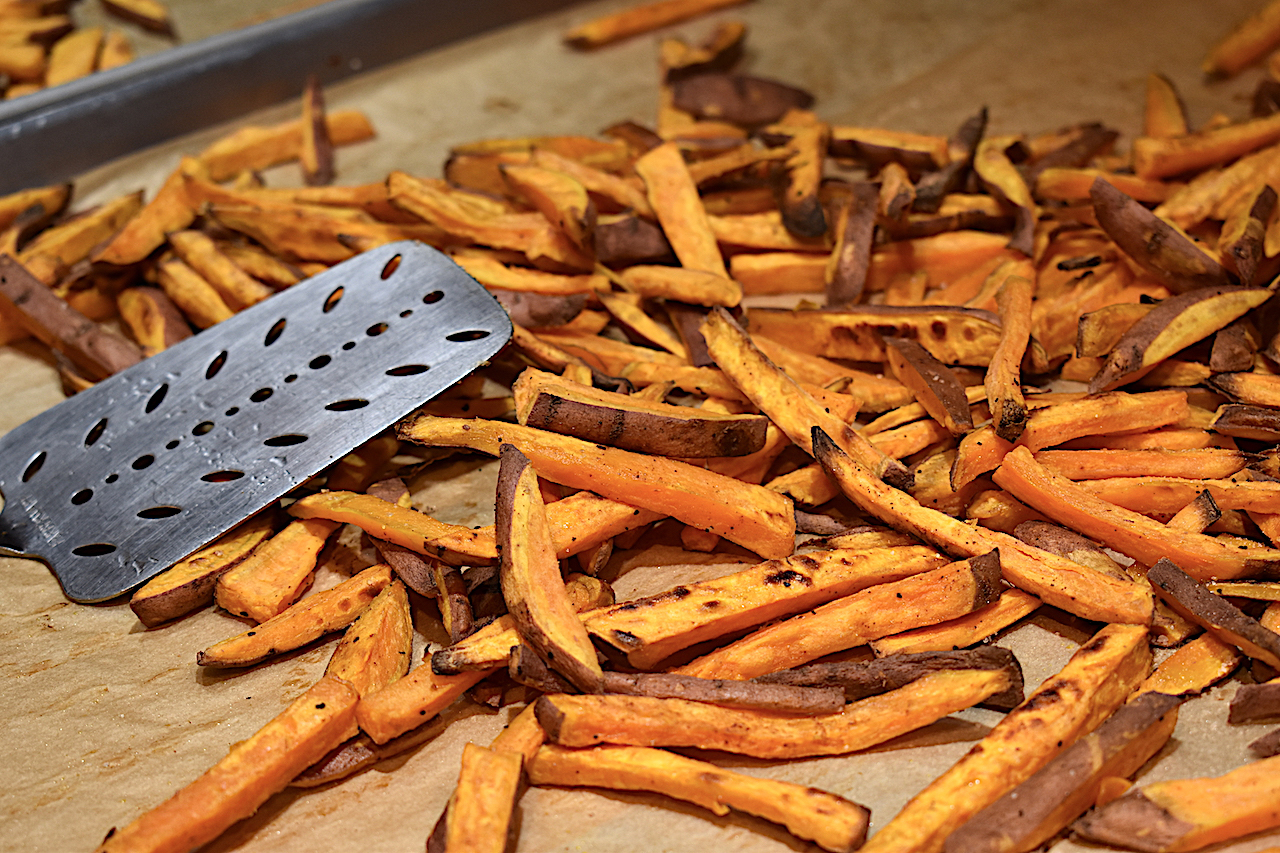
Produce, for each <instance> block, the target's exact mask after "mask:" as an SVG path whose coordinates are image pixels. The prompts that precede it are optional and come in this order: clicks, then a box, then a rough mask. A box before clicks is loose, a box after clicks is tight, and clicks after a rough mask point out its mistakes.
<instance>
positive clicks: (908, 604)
mask: <svg viewBox="0 0 1280 853" xmlns="http://www.w3.org/2000/svg"><path fill="white" fill-rule="evenodd" d="M999 594H1000V559H999V556H998V555H997V553H996V552H995V551H992V552H990V553H988V554H983V555H981V556H977V557H973V558H971V559H969V560H961V561H959V562H956V563H952V564H950V565H948V566H944V567H942V568H939V569H934V570H932V571H928V572H924V573H922V574H919V575H915V576H913V577H909V578H904V579H903V580H900V581H893V582H891V583H884V584H877V585H876V586H872V587H869V588H867V589H864V590H862V591H861V592H858V593H855V594H853V595H850V596H847V597H845V598H840V599H837V600H835V601H832V602H830V603H828V604H824V605H822V606H821V607H818V608H817V609H815V610H813V611H811V612H809V613H803V614H800V615H799V616H795V617H792V618H791V619H787V620H785V621H782V622H778V623H775V624H773V625H769V626H767V627H764V628H760V629H759V630H757V631H755V632H753V633H751V634H748V635H747V636H746V637H744V638H742V639H741V640H738V641H736V642H733V643H730V644H729V645H727V646H723V647H722V648H719V649H717V650H715V651H713V652H710V653H708V654H706V655H703V656H702V657H700V658H698V659H697V660H694V661H693V662H691V663H688V664H685V665H684V666H682V667H679V668H678V669H676V670H675V672H677V673H680V674H682V675H696V676H698V677H699V678H737V679H748V678H755V677H757V676H760V675H767V674H768V673H771V672H777V671H778V670H782V669H789V668H791V667H794V666H799V665H801V664H804V663H808V662H809V661H812V660H816V659H818V658H820V657H823V656H825V655H828V654H832V653H834V652H839V651H844V650H845V649H851V648H854V647H855V646H860V645H863V644H865V643H868V642H870V641H871V640H875V639H879V638H880V637H884V636H888V635H889V634H897V633H901V632H902V631H904V630H908V629H910V628H917V627H920V626H922V625H933V624H937V623H938V622H943V621H946V620H948V619H954V618H956V617H958V616H960V615H963V614H965V613H970V612H972V611H974V610H976V609H977V608H979V607H983V606H985V605H987V604H990V603H991V602H992V601H994V600H995V599H996V597H997V596H998V595H999Z"/></svg>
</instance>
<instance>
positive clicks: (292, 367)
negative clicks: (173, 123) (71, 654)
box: [0, 241, 511, 602]
mask: <svg viewBox="0 0 1280 853" xmlns="http://www.w3.org/2000/svg"><path fill="white" fill-rule="evenodd" d="M510 336H511V321H510V319H509V318H508V316H507V314H506V312H505V311H504V310H503V309H502V307H501V306H500V305H499V304H498V303H497V301H496V300H494V299H493V297H492V296H490V295H489V294H488V292H486V291H485V290H484V288H483V287H481V286H480V285H479V284H477V283H476V282H475V281H474V280H473V279H472V278H471V277H470V276H468V275H467V274H466V273H465V272H463V271H462V270H461V269H460V268H459V267H458V266H457V265H456V264H454V263H453V262H452V261H451V260H449V259H448V258H446V257H445V256H444V255H442V254H441V253H439V252H437V251H436V250H435V249H432V248H430V247H428V246H425V245H423V244H421V243H416V242H412V241H406V242H400V243H392V244H388V245H386V246H382V247H379V248H377V249H373V250H371V251H369V252H366V253H364V254H362V255H358V256H356V257H355V258H352V259H351V260H348V261H345V262H343V263H341V264H339V265H337V266H335V267H333V268H332V269H329V270H327V271H325V272H323V273H321V274H319V275H317V276H315V277H313V278H311V279H308V280H307V281H305V282H302V283H300V284H297V285H294V286H293V287H291V288H289V289H288V290H286V291H284V292H282V293H279V294H276V295H275V296H272V297H271V298H269V299H267V300H265V301H263V302H260V303H258V304H257V305H254V306H253V307H251V308H249V309H247V310H245V311H243V312H241V313H239V314H237V315H235V316H234V317H232V318H231V319H229V320H226V321H224V322H222V323H219V324H218V325H216V326H214V327H212V328H210V329H208V330H206V331H204V332H201V333H200V334H198V335H195V336H193V337H191V338H188V339H187V340H185V341H183V342H181V343H180V344H178V345H176V346H174V347H172V348H170V349H167V350H165V351H163V352H161V353H159V354H157V355H155V356H153V357H151V358H149V359H146V360H145V361H143V362H141V363H139V364H137V365H135V366H133V367H131V368H129V369H128V370H125V371H123V372H121V373H118V374H116V375H115V376H112V377H110V378H109V379H107V380H104V381H103V382H100V383H98V384H97V385H95V386H93V387H92V388H90V389H88V390H86V391H84V392H81V393H80V394H77V395H75V396H74V397H72V398H70V399H68V400H65V401H64V402H62V403H60V404H58V405H57V406H55V407H53V408H52V409H49V410H48V411H46V412H43V413H42V414H40V415H38V416H36V417H35V418H33V419H31V420H30V421H27V422H26V423H24V424H22V425H21V426H19V427H17V428H16V429H14V430H12V431H11V432H10V433H8V434H7V435H5V436H4V437H3V438H0V493H3V495H4V509H3V511H0V548H3V549H5V550H7V551H9V552H11V553H18V554H22V555H25V556H33V557H38V558H40V559H42V560H44V561H45V562H46V563H48V564H49V566H50V568H51V569H52V570H53V573H54V574H55V575H56V576H57V577H58V580H59V581H60V582H61V584H62V588H63V591H64V592H65V593H66V595H67V596H68V597H69V598H71V599H73V600H75V601H81V602H94V601H104V600H106V599H109V598H113V597H115V596H117V595H120V594H121V593H124V592H127V591H128V590H130V589H132V588H133V587H135V586H137V585H138V584H140V583H142V582H143V581H145V580H147V579H148V578H150V577H151V576H153V575H155V574H157V573H158V572H160V571H162V570H163V569H165V568H166V567H168V566H170V565H172V564H173V563H174V562H176V561H178V560H180V559H181V558H183V557H185V556H186V555H187V554H189V553H191V552H192V551H194V550H196V549H197V548H199V547H201V546H203V545H205V544H207V543H208V542H210V541H211V540H213V539H214V538H216V537H217V536H219V535H220V534H222V533H223V532H225V531H227V530H229V529H231V528H232V527H233V526H235V525H236V524H238V523H239V522H241V521H243V520H244V519H245V518H248V517H249V516H250V515H252V514H253V513H255V512H257V511H258V510H260V509H262V508H263V507H265V506H267V505H269V504H270V503H271V502H272V501H275V500H277V499H278V498H280V497H281V496H282V495H284V494H286V493H287V492H288V491H289V490H290V489H292V488H294V487H295V486H297V485H299V484H300V483H302V482H304V481H305V480H307V479H308V478H309V477H312V476H314V475H315V474H316V473H318V472H320V471H321V470H323V469H324V468H326V467H327V466H329V465H330V464H332V463H333V462H335V461H336V460H338V459H340V458H341V457H342V456H344V455H346V454H347V453H349V452H350V451H351V450H353V449H355V448H356V447H358V446H360V445H361V444H363V443H364V442H365V441H367V440H369V439H370V438H372V437H373V436H375V435H377V434H378V433H379V432H381V431H382V430H383V429H385V428H387V427H388V426H390V425H391V424H393V423H395V422H396V421H397V420H399V419H400V418H402V417H403V416H405V415H406V414H408V413H410V412H411V411H413V410H414V409H415V408H416V407H418V406H420V405H422V404H423V403H424V402H426V401H428V400H430V399H431V398H432V397H434V396H436V395H437V394H439V393H440V392H441V391H444V390H445V389H446V388H448V387H450V386H451V385H453V384H454V383H456V382H457V381H458V380H460V379H462V378H463V377H465V376H466V375H467V374H469V373H471V372H472V371H473V370H474V369H475V368H476V367H478V366H479V365H481V364H482V363H484V362H485V361H486V360H487V359H489V358H491V357H492V356H493V355H494V354H495V353H497V351H498V350H499V349H501V347H502V346H503V344H505V343H506V341H507V340H508V339H509V338H510Z"/></svg>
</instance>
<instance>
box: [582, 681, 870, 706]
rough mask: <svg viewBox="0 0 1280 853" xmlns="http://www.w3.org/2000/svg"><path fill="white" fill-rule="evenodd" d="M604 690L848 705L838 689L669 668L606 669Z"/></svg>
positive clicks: (739, 702)
mask: <svg viewBox="0 0 1280 853" xmlns="http://www.w3.org/2000/svg"><path fill="white" fill-rule="evenodd" d="M602 686H603V688H604V689H603V692H604V693H620V694H625V695H628V696H652V697H655V698H658V699H665V698H673V699H689V700H690V701H693V702H710V703H711V704H713V705H724V706H726V707H729V708H757V709H760V710H764V711H784V712H788V713H792V714H830V713H835V712H837V711H839V710H840V709H841V708H843V707H844V702H845V700H844V693H843V692H842V691H840V690H838V689H830V688H823V687H809V686H799V685H784V684H757V683H755V682H751V681H740V680H737V679H723V678H700V677H697V676H691V675H681V674H679V673H665V672H640V673H635V674H630V675H629V674H624V673H621V672H606V673H604V679H603V682H602Z"/></svg>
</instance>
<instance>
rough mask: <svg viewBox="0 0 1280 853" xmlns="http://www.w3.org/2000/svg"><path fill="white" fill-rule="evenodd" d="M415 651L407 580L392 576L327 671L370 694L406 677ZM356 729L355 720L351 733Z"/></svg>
mask: <svg viewBox="0 0 1280 853" xmlns="http://www.w3.org/2000/svg"><path fill="white" fill-rule="evenodd" d="M366 571H368V570H366ZM362 574H363V573H362ZM356 577H359V575H357V576H356ZM353 580H354V578H353ZM412 652H413V615H412V613H411V612H410V610H409V597H408V593H406V592H405V588H404V584H403V583H401V582H400V581H398V580H390V579H389V578H388V583H387V584H386V586H385V587H384V588H383V589H382V590H381V591H380V592H379V593H378V594H377V596H376V597H375V598H374V599H373V600H372V601H370V602H369V604H368V605H367V606H366V607H365V608H364V609H363V610H362V611H361V612H360V613H359V614H358V615H357V616H356V618H355V621H353V622H352V623H351V624H350V625H349V626H348V628H347V630H346V632H345V633H344V634H343V635H342V639H341V640H340V641H339V642H338V647H337V648H336V649H334V650H333V656H332V657H330V658H329V665H328V666H327V667H325V671H324V674H325V675H326V676H329V677H332V678H338V679H341V680H343V681H345V682H347V683H348V684H350V685H351V686H352V687H354V688H355V689H356V691H357V692H358V693H359V694H360V695H361V696H368V695H370V694H371V693H374V692H376V691H378V690H381V689H382V688H384V687H386V686H387V685H388V684H391V683H392V682H394V681H396V680H397V679H399V678H401V677H403V676H404V674H405V673H407V672H408V671H409V655H410V654H411V653H412ZM355 733H356V724H355V721H354V720H353V721H352V724H351V734H352V735H355Z"/></svg>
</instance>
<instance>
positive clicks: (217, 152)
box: [197, 110, 374, 181]
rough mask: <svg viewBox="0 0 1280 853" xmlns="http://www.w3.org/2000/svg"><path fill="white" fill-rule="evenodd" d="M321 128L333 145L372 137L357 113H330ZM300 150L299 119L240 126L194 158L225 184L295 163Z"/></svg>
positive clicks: (367, 120)
mask: <svg viewBox="0 0 1280 853" xmlns="http://www.w3.org/2000/svg"><path fill="white" fill-rule="evenodd" d="M324 120H325V127H326V129H327V131H328V134H329V139H330V140H332V142H333V144H334V145H350V144H352V143H355V142H360V141H362V140H365V139H369V138H371V137H372V136H373V135H374V130H373V125H372V124H370V122H369V119H368V118H367V117H366V116H365V115H364V113H362V112H360V111H359V110H333V111H331V112H328V113H327V114H326V115H325V119H324ZM301 150H302V119H293V120H292V121H286V122H282V123H281V124H278V125H274V126H272V127H252V126H251V127H244V128H241V129H240V130H237V131H236V132H235V133H232V134H230V135H229V136H226V137H224V138H222V139H220V140H218V141H217V142H214V143H213V144H212V145H210V146H209V147H208V148H206V149H205V150H204V151H202V152H200V154H199V155H198V156H197V159H198V160H200V161H201V162H202V163H203V164H204V165H205V167H206V168H207V169H208V170H209V179H210V180H213V181H225V180H228V179H230V178H233V177H235V176H236V175H238V174H240V173H241V172H254V171H260V170H262V169H266V168H268V167H270V166H275V165H279V164H280V163H287V162H289V161H291V160H296V159H297V158H298V156H299V154H300V153H301Z"/></svg>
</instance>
